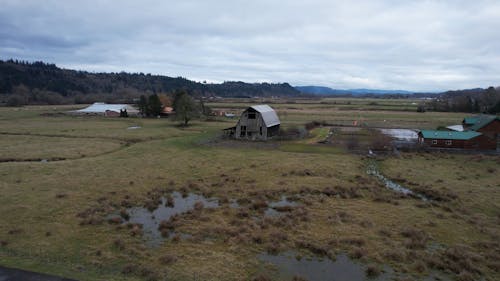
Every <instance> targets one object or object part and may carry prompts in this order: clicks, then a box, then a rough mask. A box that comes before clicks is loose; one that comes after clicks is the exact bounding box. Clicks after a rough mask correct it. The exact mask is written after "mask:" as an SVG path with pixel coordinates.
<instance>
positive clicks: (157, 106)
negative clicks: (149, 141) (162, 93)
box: [147, 94, 163, 117]
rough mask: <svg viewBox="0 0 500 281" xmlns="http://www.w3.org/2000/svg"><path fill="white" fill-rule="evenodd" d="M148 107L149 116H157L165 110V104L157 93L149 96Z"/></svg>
mask: <svg viewBox="0 0 500 281" xmlns="http://www.w3.org/2000/svg"><path fill="white" fill-rule="evenodd" d="M147 108H148V110H147V113H148V114H147V115H148V116H153V117H155V116H159V115H160V113H161V111H162V110H163V105H162V104H161V101H160V98H158V95H157V94H153V95H150V96H149V100H148V106H147Z"/></svg>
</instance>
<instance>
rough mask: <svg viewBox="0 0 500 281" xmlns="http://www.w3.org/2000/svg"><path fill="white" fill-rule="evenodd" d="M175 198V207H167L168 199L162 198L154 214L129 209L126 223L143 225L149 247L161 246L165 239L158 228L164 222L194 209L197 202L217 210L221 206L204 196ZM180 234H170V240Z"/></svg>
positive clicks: (143, 210)
mask: <svg viewBox="0 0 500 281" xmlns="http://www.w3.org/2000/svg"><path fill="white" fill-rule="evenodd" d="M172 198H173V202H174V204H173V206H172V207H170V206H166V203H167V199H166V198H164V197H163V198H162V199H161V201H162V203H161V204H160V205H158V208H157V209H156V210H154V211H152V212H150V211H149V210H148V209H147V208H145V207H132V208H129V209H127V212H128V214H129V216H130V219H129V220H128V221H125V222H124V224H126V223H140V224H142V230H143V239H144V241H145V243H146V245H148V246H152V247H156V246H159V245H160V244H161V243H162V242H163V240H164V239H165V237H163V236H162V235H161V232H160V230H159V229H158V226H159V225H160V223H161V222H162V221H164V220H168V219H170V217H172V216H174V215H177V214H183V213H186V212H188V211H190V210H193V209H194V204H195V203H196V202H202V203H203V206H204V208H216V207H218V206H219V202H218V200H217V199H213V198H206V197H204V196H202V195H197V194H194V193H189V194H188V195H187V196H186V197H182V194H181V193H179V192H173V193H172ZM176 234H178V233H174V232H172V233H170V235H169V237H168V238H171V237H173V236H174V235H176ZM179 235H180V236H181V238H186V235H187V234H186V235H184V234H179Z"/></svg>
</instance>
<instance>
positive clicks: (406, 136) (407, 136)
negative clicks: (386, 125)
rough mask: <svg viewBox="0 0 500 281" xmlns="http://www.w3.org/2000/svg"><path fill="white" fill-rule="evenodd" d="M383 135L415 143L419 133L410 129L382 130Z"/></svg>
mask: <svg viewBox="0 0 500 281" xmlns="http://www.w3.org/2000/svg"><path fill="white" fill-rule="evenodd" d="M380 131H381V132H382V134H384V135H388V136H391V137H393V138H395V139H397V140H404V141H415V140H417V139H418V134H417V132H415V131H413V130H409V129H380Z"/></svg>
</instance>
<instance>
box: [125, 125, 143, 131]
mask: <svg viewBox="0 0 500 281" xmlns="http://www.w3.org/2000/svg"><path fill="white" fill-rule="evenodd" d="M140 128H141V126H130V127H128V128H127V130H136V129H140Z"/></svg>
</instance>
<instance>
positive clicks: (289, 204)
mask: <svg viewBox="0 0 500 281" xmlns="http://www.w3.org/2000/svg"><path fill="white" fill-rule="evenodd" d="M298 205H299V204H298V203H297V202H294V201H290V200H288V198H287V197H286V196H284V195H283V196H281V198H280V200H279V201H273V202H268V206H269V207H268V208H267V209H266V210H265V211H264V215H265V216H269V217H276V216H281V215H282V214H283V212H288V211H290V209H291V208H293V207H296V206H298Z"/></svg>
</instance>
